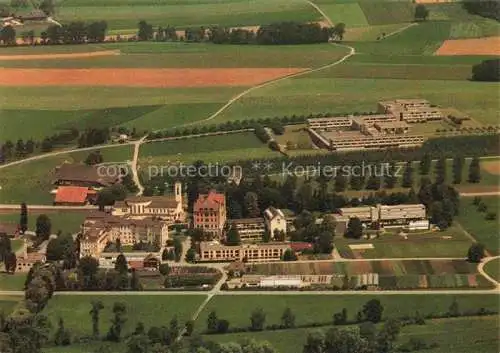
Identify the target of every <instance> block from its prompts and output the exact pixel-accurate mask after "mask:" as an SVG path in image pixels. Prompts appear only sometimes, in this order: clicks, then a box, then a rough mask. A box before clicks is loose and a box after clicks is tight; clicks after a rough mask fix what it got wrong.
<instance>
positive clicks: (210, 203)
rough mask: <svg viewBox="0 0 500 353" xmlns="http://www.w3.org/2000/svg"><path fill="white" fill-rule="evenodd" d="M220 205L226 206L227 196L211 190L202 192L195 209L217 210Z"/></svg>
mask: <svg viewBox="0 0 500 353" xmlns="http://www.w3.org/2000/svg"><path fill="white" fill-rule="evenodd" d="M220 207H226V196H225V195H224V194H220V193H217V192H215V191H214V190H210V192H209V193H208V194H200V195H199V196H198V199H197V200H196V202H195V203H194V211H195V212H196V211H199V210H201V209H213V210H217V209H219V208H220Z"/></svg>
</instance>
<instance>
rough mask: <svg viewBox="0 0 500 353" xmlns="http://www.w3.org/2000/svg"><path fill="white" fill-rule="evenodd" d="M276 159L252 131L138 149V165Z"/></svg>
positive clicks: (274, 154)
mask: <svg viewBox="0 0 500 353" xmlns="http://www.w3.org/2000/svg"><path fill="white" fill-rule="evenodd" d="M272 156H278V153H277V152H273V151H271V150H270V149H269V148H268V147H267V146H266V145H265V144H263V143H262V142H261V141H260V140H259V139H258V138H257V137H256V136H255V134H254V133H253V132H243V133H238V134H229V135H220V136H207V137H197V138H191V139H183V140H174V141H162V142H150V143H147V144H144V145H142V146H141V150H140V156H139V158H140V164H141V165H157V166H159V167H161V166H168V165H171V164H173V163H178V162H181V163H190V162H194V161H197V160H202V161H204V162H228V161H237V160H242V159H250V158H269V157H272Z"/></svg>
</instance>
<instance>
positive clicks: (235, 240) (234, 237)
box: [226, 226, 241, 246]
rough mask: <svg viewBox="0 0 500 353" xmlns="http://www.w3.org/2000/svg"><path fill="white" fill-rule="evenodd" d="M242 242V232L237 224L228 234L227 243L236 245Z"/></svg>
mask: <svg viewBox="0 0 500 353" xmlns="http://www.w3.org/2000/svg"><path fill="white" fill-rule="evenodd" d="M240 244H241V238H240V234H239V232H238V229H236V226H232V227H231V229H229V231H228V232H227V235H226V245H230V246H236V245H240Z"/></svg>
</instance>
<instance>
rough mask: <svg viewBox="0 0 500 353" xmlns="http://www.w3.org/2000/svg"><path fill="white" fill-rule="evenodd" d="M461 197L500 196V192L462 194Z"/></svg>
mask: <svg viewBox="0 0 500 353" xmlns="http://www.w3.org/2000/svg"><path fill="white" fill-rule="evenodd" d="M460 196H463V197H476V196H500V191H487V192H461V193H460Z"/></svg>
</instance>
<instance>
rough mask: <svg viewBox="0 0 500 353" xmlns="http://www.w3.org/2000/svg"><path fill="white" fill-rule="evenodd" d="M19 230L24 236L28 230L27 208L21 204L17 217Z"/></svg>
mask: <svg viewBox="0 0 500 353" xmlns="http://www.w3.org/2000/svg"><path fill="white" fill-rule="evenodd" d="M19 229H20V231H21V234H24V232H26V231H27V230H28V206H26V203H24V202H23V203H22V204H21V215H20V217H19Z"/></svg>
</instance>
